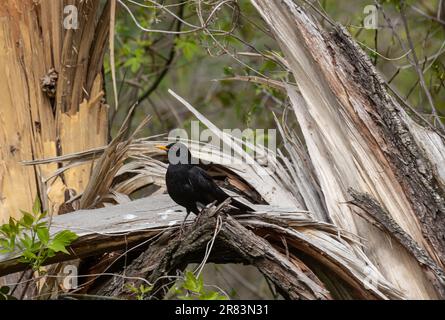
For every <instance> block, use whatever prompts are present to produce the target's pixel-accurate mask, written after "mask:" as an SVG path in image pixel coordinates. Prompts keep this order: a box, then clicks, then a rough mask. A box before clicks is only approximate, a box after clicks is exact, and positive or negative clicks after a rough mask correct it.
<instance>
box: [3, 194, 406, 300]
mask: <svg viewBox="0 0 445 320" xmlns="http://www.w3.org/2000/svg"><path fill="white" fill-rule="evenodd" d="M252 206H253V208H254V209H255V210H256V213H255V214H253V215H239V216H233V217H232V216H230V215H228V214H227V211H225V210H226V209H227V208H226V207H224V206H219V207H218V208H215V207H210V208H208V209H207V210H205V211H204V212H203V213H202V216H201V218H200V219H198V220H197V221H196V222H192V221H189V223H188V225H189V227H187V229H186V231H185V233H184V234H185V235H184V236H183V237H182V238H181V237H179V238H178V227H179V226H180V224H181V222H182V220H183V217H184V215H185V212H184V209H183V208H181V207H179V206H177V205H176V204H174V203H173V202H172V200H171V199H170V198H169V196H168V195H157V196H150V197H147V198H143V199H139V200H135V201H132V202H128V203H126V204H122V205H116V206H111V207H107V208H100V209H92V210H80V211H76V212H71V213H67V214H64V215H61V216H57V217H54V218H53V221H52V225H51V233H55V232H57V231H60V230H63V229H69V230H72V231H74V232H76V233H77V234H78V235H79V239H78V240H76V242H75V243H73V245H72V246H71V247H70V249H69V251H70V252H71V255H64V254H59V255H56V256H55V257H54V258H52V259H49V260H48V261H46V263H47V264H50V263H56V262H62V261H67V260H73V259H77V258H85V257H89V256H97V255H100V254H102V253H104V252H112V251H115V250H119V249H127V251H125V252H124V253H123V254H121V257H122V258H124V257H125V256H126V255H127V254H129V253H130V251H132V250H135V249H136V248H139V249H140V247H141V246H142V248H144V250H145V251H144V252H142V254H140V256H139V257H138V258H136V259H135V260H133V261H132V262H131V265H129V266H127V268H126V269H125V270H123V271H122V272H124V277H123V276H122V275H119V274H117V275H116V276H115V277H113V278H112V279H111V280H110V281H108V282H107V283H106V284H104V285H103V286H102V289H100V293H101V294H104V295H115V296H121V297H125V296H126V295H128V292H126V286H125V283H127V282H129V281H131V282H134V281H135V278H132V276H135V277H138V278H139V279H141V277H144V278H145V277H146V278H148V279H149V280H150V281H152V282H153V283H154V282H158V281H160V282H159V284H161V283H162V279H164V278H163V277H164V274H165V276H168V275H172V274H174V273H175V272H176V270H177V269H179V270H180V269H182V268H184V267H185V266H186V265H187V264H189V263H194V262H195V263H201V262H203V261H205V262H216V263H228V262H235V263H236V262H238V263H247V264H251V265H254V266H256V267H257V268H258V269H259V270H260V271H261V272H262V273H263V274H264V275H265V276H266V277H268V278H269V279H270V280H271V281H272V282H273V283H274V284H275V285H276V287H277V288H279V289H280V291H281V292H282V294H283V295H284V296H285V297H288V298H293V299H297V298H299V299H300V298H302V299H330V298H338V297H339V296H337V295H335V294H332V293H331V292H333V291H331V284H330V282H337V283H341V284H342V286H343V287H345V288H348V290H349V292H348V295H349V297H351V298H357V299H400V298H403V297H404V296H403V295H402V294H401V293H400V292H398V291H397V290H395V289H394V288H392V287H391V285H390V284H389V283H388V282H387V281H386V280H385V279H384V278H383V277H381V275H380V274H379V273H378V272H374V271H373V270H370V271H368V272H366V264H365V262H364V261H362V260H361V259H360V258H357V257H356V255H355V253H354V251H353V250H352V247H351V245H352V244H353V243H355V242H356V241H357V239H355V237H354V236H353V235H351V234H348V233H345V232H343V231H342V230H340V229H338V228H336V227H335V226H333V225H331V224H328V223H323V222H319V221H316V220H314V219H313V218H312V217H311V216H310V215H309V214H308V213H307V212H301V211H298V210H295V211H286V210H284V209H282V208H277V207H273V206H269V205H252ZM228 212H229V213H230V211H228ZM187 230H193V232H187ZM212 241H214V246H213V248H212V250H210V251H209V255H208V256H207V258H205V257H206V252H207V250H208V249H207V248H208V247H207V245H208V243H209V242H212ZM147 246H148V248H147ZM19 254H20V253H17V254H13V255H8V256H7V255H0V276H1V275H6V274H10V273H12V272H18V271H22V270H25V269H26V268H27V266H26V265H24V264H22V263H20V262H19V261H18V259H17V258H18V257H19ZM301 255H303V256H304V260H303V259H300V258H299V257H300V256H301ZM311 270H317V273H314V272H313V271H311ZM104 272H106V270H105V271H104ZM319 273H320V274H325V275H329V279H330V281H327V282H324V281H322V280H321V279H319V278H318V274H319ZM369 277H371V278H373V279H377V280H378V281H376V282H372V281H371V282H370V281H369ZM124 278H125V279H126V280H125V281H124Z"/></svg>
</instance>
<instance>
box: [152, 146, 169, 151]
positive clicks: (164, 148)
mask: <svg viewBox="0 0 445 320" xmlns="http://www.w3.org/2000/svg"><path fill="white" fill-rule="evenodd" d="M155 148H158V149H160V150H164V151H168V148H167V147H166V146H161V145H158V146H155Z"/></svg>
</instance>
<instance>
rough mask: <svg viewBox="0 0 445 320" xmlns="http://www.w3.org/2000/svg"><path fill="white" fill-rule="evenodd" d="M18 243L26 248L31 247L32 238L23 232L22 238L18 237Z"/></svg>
mask: <svg viewBox="0 0 445 320" xmlns="http://www.w3.org/2000/svg"><path fill="white" fill-rule="evenodd" d="M20 243H21V244H22V245H23V246H24V247H25V248H26V249H31V247H32V244H33V243H32V239H31V237H30V236H29V235H28V234H27V233H25V234H23V238H21V239H20Z"/></svg>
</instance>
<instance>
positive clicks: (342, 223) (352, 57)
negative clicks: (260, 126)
mask: <svg viewBox="0 0 445 320" xmlns="http://www.w3.org/2000/svg"><path fill="white" fill-rule="evenodd" d="M252 3H253V5H254V6H255V7H256V8H257V10H258V11H259V13H260V14H261V16H262V17H263V18H264V20H265V22H266V23H267V24H268V26H269V28H270V30H271V31H272V32H273V34H274V35H275V38H276V40H277V41H278V43H279V45H280V47H281V48H282V50H283V53H284V55H285V59H286V61H287V64H288V67H289V70H290V71H291V72H292V74H293V76H294V78H295V80H296V83H297V85H298V87H293V86H291V85H288V86H287V94H288V96H289V98H290V102H291V104H292V106H293V109H294V111H295V115H296V117H297V119H298V121H299V124H300V126H301V128H302V132H303V135H304V138H305V143H306V145H307V149H308V153H309V157H310V159H311V162H312V164H313V167H314V172H315V175H316V176H317V178H318V181H319V183H320V187H321V192H322V198H323V199H324V202H325V204H326V208H327V211H328V215H329V217H330V219H331V220H332V221H333V222H334V223H335V224H336V225H337V226H339V227H341V228H343V229H345V230H348V231H350V232H353V233H355V234H358V235H359V236H361V237H363V238H364V239H365V241H366V242H365V243H364V244H365V250H364V252H365V253H366V255H367V257H369V259H370V261H372V263H373V264H374V265H375V266H376V267H377V268H378V269H379V270H380V271H381V272H382V273H383V275H384V276H385V277H386V278H387V279H388V280H390V281H391V282H392V283H394V284H395V285H396V286H398V287H399V288H400V289H401V290H402V291H403V292H404V293H405V294H406V295H407V296H408V297H410V298H423V299H428V298H438V297H440V293H441V291H442V288H440V287H437V284H436V282H435V281H430V279H429V277H428V275H427V272H425V269H423V268H422V266H421V264H419V262H418V260H417V259H416V258H415V257H414V256H413V255H412V253H410V252H409V251H407V250H406V249H405V248H404V247H403V246H402V245H399V244H398V243H394V239H391V237H389V236H388V235H387V234H386V233H385V232H382V231H381V230H379V229H377V228H375V227H374V226H373V225H372V224H370V223H369V222H367V221H366V220H363V219H362V218H360V217H359V216H358V215H357V210H360V209H358V208H357V207H354V206H351V205H349V204H348V201H349V200H350V199H351V196H350V195H349V193H348V189H349V188H354V189H355V190H357V191H358V192H362V193H367V194H369V195H371V196H372V197H373V198H374V199H376V201H378V203H379V204H380V205H381V206H382V207H383V208H384V210H385V211H386V212H388V214H389V215H390V217H391V218H392V219H393V220H394V221H395V223H396V224H398V225H399V226H400V228H401V230H403V232H405V233H406V234H407V235H409V237H410V238H412V239H413V240H414V241H415V242H416V243H417V244H418V245H419V247H420V248H422V249H423V250H424V251H425V252H426V253H427V254H428V255H429V257H430V259H431V260H432V261H434V263H435V264H436V265H437V266H438V267H439V268H443V266H444V262H445V237H444V235H445V207H444V194H445V191H444V184H443V181H444V180H443V179H444V175H443V163H444V162H443V160H444V157H443V155H444V151H445V149H444V144H443V137H442V136H439V135H438V134H437V133H435V132H433V131H431V130H429V129H425V128H420V126H419V125H417V124H415V123H414V121H413V120H411V119H410V118H409V116H408V115H407V114H406V112H405V111H404V110H403V108H402V107H401V106H400V105H399V103H398V102H397V101H396V100H395V99H394V98H393V97H391V96H390V95H389V94H388V93H387V90H386V87H385V84H384V81H383V80H382V79H381V78H380V76H379V75H378V74H377V73H376V71H375V68H374V67H373V65H372V64H371V62H370V60H369V59H368V57H367V55H366V54H365V53H364V52H363V51H362V50H361V49H360V47H358V45H357V44H356V43H355V42H354V41H353V40H352V39H351V37H350V36H349V35H348V33H347V32H346V31H345V29H344V28H343V27H341V26H340V25H333V26H332V30H330V32H328V31H325V30H323V29H322V28H321V26H320V25H319V24H318V23H317V22H316V20H315V19H313V18H312V17H311V16H309V15H308V14H307V13H306V10H305V9H303V8H302V7H299V6H297V5H296V4H295V3H294V2H293V1H291V0H284V1H264V0H252ZM407 279H409V280H407ZM439 286H440V285H439Z"/></svg>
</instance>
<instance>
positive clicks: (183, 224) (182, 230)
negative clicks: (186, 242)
mask: <svg viewBox="0 0 445 320" xmlns="http://www.w3.org/2000/svg"><path fill="white" fill-rule="evenodd" d="M189 214H190V210H189V209H187V214H186V215H185V218H184V220H183V221H182V223H181V229H180V233H179V234H180V236H181V237H182V234H183V232H184V226H185V222H186V221H187V218H188V216H189Z"/></svg>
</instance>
